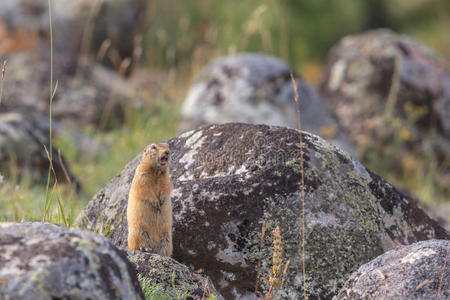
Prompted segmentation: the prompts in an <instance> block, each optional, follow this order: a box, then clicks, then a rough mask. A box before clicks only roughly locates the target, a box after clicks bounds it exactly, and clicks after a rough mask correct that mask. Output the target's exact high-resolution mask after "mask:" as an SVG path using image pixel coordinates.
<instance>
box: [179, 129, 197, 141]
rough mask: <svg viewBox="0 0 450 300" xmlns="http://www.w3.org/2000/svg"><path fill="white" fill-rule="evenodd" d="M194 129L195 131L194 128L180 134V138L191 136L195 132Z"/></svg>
mask: <svg viewBox="0 0 450 300" xmlns="http://www.w3.org/2000/svg"><path fill="white" fill-rule="evenodd" d="M194 131H195V129H194V130H189V131H186V132H184V133H182V134H180V135H179V136H178V137H179V138H182V139H184V138H187V137H190V136H191V135H192V134H193V133H194Z"/></svg>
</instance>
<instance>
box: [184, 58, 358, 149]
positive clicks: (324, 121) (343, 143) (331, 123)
mask: <svg viewBox="0 0 450 300" xmlns="http://www.w3.org/2000/svg"><path fill="white" fill-rule="evenodd" d="M291 72H292V70H291V68H290V66H289V65H287V64H286V63H285V62H284V61H282V60H281V59H278V58H276V57H273V56H268V55H263V54H256V53H240V54H236V55H231V56H227V57H223V58H220V59H219V60H217V61H214V62H212V63H210V64H209V65H207V66H206V67H205V68H204V69H203V71H202V72H201V73H200V74H199V76H198V77H197V79H196V81H195V82H194V84H193V85H192V87H191V89H190V91H189V94H188V96H187V97H186V100H185V101H184V103H183V107H182V111H181V117H182V119H181V126H180V129H181V131H187V130H191V129H194V128H197V127H198V126H200V125H204V124H213V123H226V122H243V123H252V124H267V125H278V126H287V127H291V128H297V109H296V104H295V101H294V99H295V95H294V89H293V86H292V82H291V78H290V73H291ZM295 79H296V82H297V87H298V92H299V97H300V110H301V121H302V129H303V130H306V131H309V132H312V133H315V134H318V135H321V136H323V137H325V138H327V139H328V140H329V141H330V142H331V143H333V144H335V145H337V146H339V147H341V148H343V149H346V150H348V151H351V150H352V147H351V146H350V145H349V144H348V142H347V139H346V136H345V134H344V132H343V131H342V130H341V129H340V128H339V126H338V125H337V122H336V120H335V118H334V117H333V116H332V115H331V113H330V111H329V109H328V107H327V103H326V101H324V100H323V99H322V98H321V97H320V96H319V95H318V94H317V92H316V91H315V90H314V88H313V87H311V86H310V85H309V84H307V83H306V82H304V81H303V80H302V79H301V78H299V77H298V76H296V75H295Z"/></svg>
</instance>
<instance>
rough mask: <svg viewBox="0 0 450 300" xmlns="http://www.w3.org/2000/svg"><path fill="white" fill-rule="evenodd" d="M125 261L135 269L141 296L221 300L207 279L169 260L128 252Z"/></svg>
mask: <svg viewBox="0 0 450 300" xmlns="http://www.w3.org/2000/svg"><path fill="white" fill-rule="evenodd" d="M128 259H129V260H130V262H131V263H132V264H133V265H134V267H135V268H136V271H137V273H138V276H139V278H140V281H141V286H142V289H143V291H144V293H146V291H147V289H148V290H149V291H155V290H160V291H162V292H163V293H164V295H170V296H171V297H172V298H173V299H179V298H180V295H183V294H186V295H187V296H186V298H188V299H191V300H203V299H209V297H210V296H212V295H214V296H216V297H217V298H216V299H218V300H219V299H222V300H223V299H224V298H223V297H222V296H221V295H220V293H218V292H217V291H216V289H215V287H214V285H213V283H212V282H211V280H210V279H209V278H207V277H204V276H202V275H200V274H199V273H197V272H195V271H193V270H191V269H190V268H188V267H187V266H185V265H183V264H180V263H179V262H177V261H176V260H174V259H172V258H170V257H164V256H160V255H158V254H152V253H146V252H140V251H136V253H133V252H132V251H128ZM183 299H184V298H183Z"/></svg>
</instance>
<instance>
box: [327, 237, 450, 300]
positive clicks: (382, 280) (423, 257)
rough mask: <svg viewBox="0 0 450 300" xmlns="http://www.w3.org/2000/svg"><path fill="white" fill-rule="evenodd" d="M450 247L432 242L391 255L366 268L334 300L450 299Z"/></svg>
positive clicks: (438, 242) (393, 251) (441, 241)
mask: <svg viewBox="0 0 450 300" xmlns="http://www.w3.org/2000/svg"><path fill="white" fill-rule="evenodd" d="M449 244H450V241H448V240H429V241H423V242H418V243H414V244H412V245H409V246H403V247H399V248H396V249H393V250H391V251H388V252H386V253H384V254H382V255H380V256H378V257H377V258H375V259H374V260H372V261H370V262H368V263H366V264H364V265H362V266H361V267H360V268H359V269H358V271H356V272H354V273H353V274H352V276H351V277H350V278H349V279H348V280H347V282H346V283H345V285H344V287H343V288H342V289H341V290H340V292H339V294H338V295H337V296H336V297H335V298H333V299H335V300H358V299H409V300H415V299H417V300H419V299H442V300H444V299H450V281H449V279H450V264H449V263H448V261H447V262H446V261H445V260H446V259H447V260H448V257H447V256H446V254H447V251H448V250H449V247H450V245H449ZM444 267H445V268H444ZM439 286H440V288H439ZM439 289H440V291H439V298H437V294H438V290H439Z"/></svg>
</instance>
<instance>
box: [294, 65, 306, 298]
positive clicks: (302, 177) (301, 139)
mask: <svg viewBox="0 0 450 300" xmlns="http://www.w3.org/2000/svg"><path fill="white" fill-rule="evenodd" d="M291 81H292V86H293V87H294V94H295V103H296V107H297V129H298V133H299V137H300V171H301V181H302V275H303V298H304V299H305V300H306V264H305V170H304V166H303V136H302V122H301V118H300V97H299V94H298V90H297V82H296V81H295V78H294V74H292V72H291Z"/></svg>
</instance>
